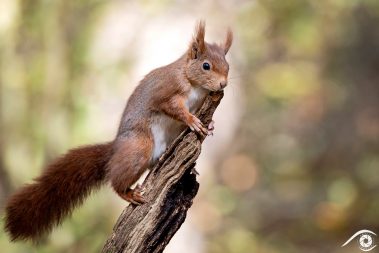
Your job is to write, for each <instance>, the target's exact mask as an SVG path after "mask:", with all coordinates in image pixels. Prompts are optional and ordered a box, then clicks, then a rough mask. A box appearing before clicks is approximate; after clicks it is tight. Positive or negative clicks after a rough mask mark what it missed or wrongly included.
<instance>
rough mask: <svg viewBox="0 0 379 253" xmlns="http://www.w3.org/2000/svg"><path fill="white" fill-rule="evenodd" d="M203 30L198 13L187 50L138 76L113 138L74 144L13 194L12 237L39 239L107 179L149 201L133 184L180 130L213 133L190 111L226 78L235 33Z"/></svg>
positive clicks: (8, 218)
mask: <svg viewBox="0 0 379 253" xmlns="http://www.w3.org/2000/svg"><path fill="white" fill-rule="evenodd" d="M204 36H205V23H204V21H199V22H198V23H197V25H196V29H195V34H194V36H193V39H192V40H191V42H190V46H189V48H188V50H187V52H186V53H185V54H183V55H182V56H181V57H180V58H179V59H177V60H176V61H174V62H173V63H171V64H168V65H166V66H164V67H160V68H157V69H155V70H153V71H151V72H150V73H149V74H147V75H146V76H145V77H144V78H143V79H142V81H140V83H139V85H138V86H137V87H136V89H135V90H134V92H133V93H132V95H131V96H130V97H129V100H128V102H127V105H126V108H125V110H124V112H123V115H122V118H121V123H120V127H119V129H118V133H117V136H116V138H115V139H114V140H113V141H111V142H108V143H104V144H97V145H92V146H84V147H79V148H76V149H73V150H70V151H69V152H68V153H66V154H65V155H63V156H62V157H60V158H58V159H57V160H55V161H54V162H53V163H51V164H50V165H48V166H47V168H46V169H45V170H44V171H43V173H42V175H41V176H39V177H38V178H36V179H35V182H34V183H32V184H29V185H26V186H24V187H23V188H21V189H20V190H19V191H17V192H16V193H15V194H14V195H13V196H11V197H10V198H9V200H8V202H7V204H6V208H5V210H6V213H5V230H6V231H7V232H8V233H9V234H10V237H11V239H12V240H29V239H30V240H33V241H36V240H38V239H39V238H40V237H41V236H42V235H44V234H46V233H47V232H49V231H51V229H52V228H53V227H54V226H55V225H58V224H60V223H61V222H62V220H63V218H64V217H65V216H67V215H69V214H70V213H71V212H72V209H74V207H76V206H78V205H80V204H81V203H82V202H83V201H84V198H85V197H87V196H88V195H89V193H90V192H91V190H92V189H94V188H96V187H98V186H100V185H101V184H102V183H103V182H106V181H109V182H110V183H111V185H112V187H113V189H114V191H115V192H116V193H117V194H118V195H119V196H120V197H121V198H123V199H124V200H126V201H129V202H130V203H132V204H136V205H139V204H143V203H145V202H146V199H145V198H144V196H143V194H142V191H141V188H140V187H138V186H137V187H135V188H134V189H131V186H132V185H133V184H134V183H135V182H136V181H137V180H138V179H139V177H140V176H141V175H142V174H143V173H144V171H145V170H147V169H148V168H150V167H151V166H152V165H154V163H156V161H157V160H158V159H159V157H160V156H161V154H162V153H163V152H164V151H165V149H166V147H168V145H170V143H171V142H172V141H173V140H174V139H175V138H176V137H177V136H178V135H179V134H180V133H181V131H183V130H184V129H185V128H186V127H189V128H190V129H191V130H192V131H196V132H198V133H200V134H203V135H207V134H210V133H212V131H213V126H210V127H208V129H207V128H206V127H204V125H203V124H202V123H201V121H200V120H199V119H198V118H197V117H196V116H195V115H194V114H193V113H195V111H196V110H197V109H199V107H200V106H201V105H202V102H203V100H204V98H205V96H206V95H207V94H208V93H209V92H210V91H217V90H221V89H224V88H225V86H226V85H227V78H228V72H229V65H228V62H227V61H226V59H225V55H226V54H227V52H228V51H229V48H230V46H231V45H232V40H233V34H232V32H231V30H230V29H228V31H227V33H226V38H225V41H224V42H223V43H221V44H209V43H207V42H205V41H204Z"/></svg>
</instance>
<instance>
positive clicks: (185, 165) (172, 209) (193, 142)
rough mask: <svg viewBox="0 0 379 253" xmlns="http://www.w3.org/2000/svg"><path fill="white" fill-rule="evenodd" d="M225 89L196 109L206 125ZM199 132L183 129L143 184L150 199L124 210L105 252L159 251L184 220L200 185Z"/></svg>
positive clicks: (200, 139)
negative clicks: (198, 178) (197, 163)
mask: <svg viewBox="0 0 379 253" xmlns="http://www.w3.org/2000/svg"><path fill="white" fill-rule="evenodd" d="M223 95H224V93H223V92H222V91H220V92H213V93H211V94H210V95H208V96H207V97H206V99H205V101H204V103H203V105H202V107H201V109H200V110H199V111H198V112H197V113H196V115H197V117H198V118H199V119H200V120H201V121H202V122H203V123H204V125H205V126H208V124H209V123H210V122H211V120H212V116H213V113H214V111H215V110H216V108H217V106H218V105H219V103H220V101H221V99H222V97H223ZM204 138H205V136H200V135H198V134H196V133H194V132H192V131H190V130H189V129H186V130H185V131H183V132H182V133H181V134H180V135H179V137H178V138H177V139H176V140H175V141H174V142H173V143H172V144H171V146H170V147H169V148H168V149H167V150H166V152H165V153H164V154H163V155H162V157H161V158H160V159H159V162H158V163H157V164H156V165H155V166H154V167H153V168H152V169H151V171H150V173H149V174H148V176H147V178H146V179H145V181H144V183H143V185H142V187H143V189H144V190H145V195H144V196H145V197H146V198H147V200H148V202H147V203H146V204H143V205H141V206H135V205H129V206H127V207H126V208H125V209H124V211H123V212H122V214H121V216H120V217H119V219H118V221H117V223H116V224H115V226H114V228H113V233H112V235H111V236H110V237H109V238H108V240H107V242H106V243H105V245H104V248H103V250H102V253H116V252H117V253H139V252H141V253H142V252H143V253H150V252H154V253H158V252H162V251H163V250H164V248H165V247H166V245H167V244H168V242H169V241H170V239H171V238H172V237H173V236H174V234H175V233H176V231H177V230H178V229H179V228H180V226H181V225H182V223H183V222H184V220H185V218H186V215H187V210H188V209H189V208H190V207H191V205H192V200H193V198H194V197H195V196H196V194H197V191H198V189H199V183H198V182H197V181H196V173H194V166H195V164H196V160H197V158H198V157H199V155H200V152H201V143H202V142H203V140H204Z"/></svg>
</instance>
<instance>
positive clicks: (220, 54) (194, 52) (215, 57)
mask: <svg viewBox="0 0 379 253" xmlns="http://www.w3.org/2000/svg"><path fill="white" fill-rule="evenodd" d="M204 37H205V22H204V21H203V20H201V21H199V22H198V23H197V25H196V29H195V34H194V37H193V39H192V41H191V43H190V47H189V49H188V52H187V65H186V75H187V78H188V80H189V81H190V82H191V84H192V85H196V86H198V85H200V86H202V87H203V88H205V89H207V90H211V91H217V90H222V89H223V88H225V87H226V85H227V83H228V72H229V64H228V62H227V61H226V59H225V55H226V54H227V53H228V51H229V48H230V46H231V45H232V41H233V33H232V31H231V30H230V29H228V30H227V33H226V38H225V40H224V42H223V43H221V44H215V43H214V44H209V43H207V42H205V41H204Z"/></svg>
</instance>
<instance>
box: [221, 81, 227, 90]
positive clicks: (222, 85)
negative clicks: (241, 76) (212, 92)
mask: <svg viewBox="0 0 379 253" xmlns="http://www.w3.org/2000/svg"><path fill="white" fill-rule="evenodd" d="M226 85H227V82H226V81H221V82H220V87H221V89H224V88H225V87H226Z"/></svg>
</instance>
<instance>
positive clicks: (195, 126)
mask: <svg viewBox="0 0 379 253" xmlns="http://www.w3.org/2000/svg"><path fill="white" fill-rule="evenodd" d="M189 127H190V129H191V130H192V131H196V132H197V133H199V134H201V135H208V130H207V129H206V128H205V127H204V125H203V123H202V122H201V121H200V120H199V119H198V118H197V117H196V116H193V121H192V123H190V124H189Z"/></svg>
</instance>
